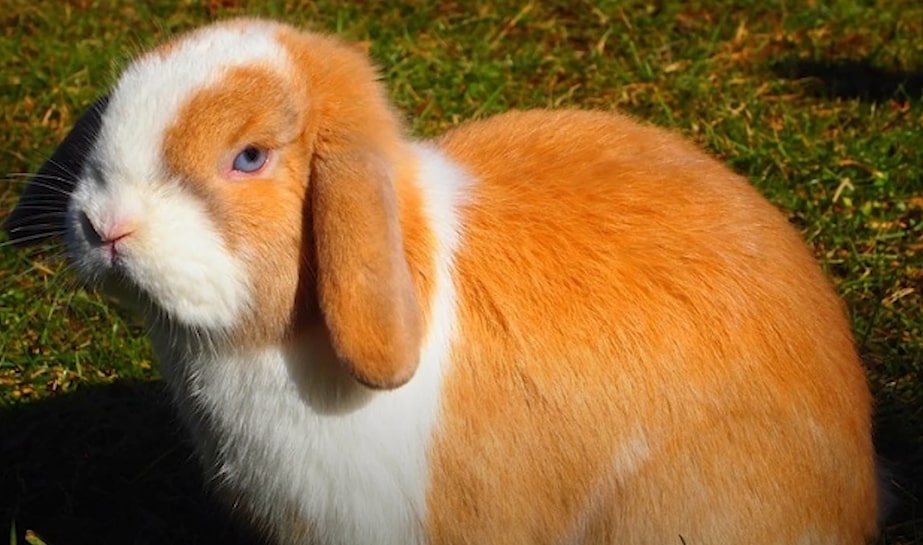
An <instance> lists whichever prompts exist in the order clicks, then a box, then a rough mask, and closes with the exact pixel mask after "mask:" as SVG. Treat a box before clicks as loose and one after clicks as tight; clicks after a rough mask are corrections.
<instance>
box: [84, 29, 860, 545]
mask: <svg viewBox="0 0 923 545" xmlns="http://www.w3.org/2000/svg"><path fill="white" fill-rule="evenodd" d="M247 146H256V147H257V148H260V149H264V150H268V151H269V155H268V160H267V162H266V165H265V167H264V168H262V169H261V170H260V171H258V172H256V173H253V174H246V173H242V172H238V171H236V170H234V169H233V167H232V165H233V160H234V157H235V156H236V155H237V154H238V153H240V152H241V151H242V150H243V149H245V148H246V147H247ZM83 159H84V160H83V161H81V164H82V165H83V168H82V172H81V175H80V177H79V179H78V180H77V181H76V186H75V188H74V191H73V194H72V197H71V199H70V203H69V205H68V224H67V230H68V237H67V238H68V248H69V252H70V255H71V258H72V260H73V262H74V263H75V264H76V266H77V269H78V271H79V272H80V273H82V274H83V275H84V276H85V277H87V278H89V279H93V280H96V281H98V282H99V284H100V285H101V286H103V287H104V288H105V289H116V290H119V291H120V292H122V293H127V294H128V295H129V296H130V298H132V299H134V300H135V301H136V302H140V303H141V304H142V305H143V306H142V309H144V312H145V313H146V315H147V316H148V318H149V319H150V322H151V331H152V333H151V335H152V338H153V341H154V345H155V349H156V351H157V353H158V356H159V359H160V363H161V367H162V369H163V373H164V375H165V376H166V378H167V381H168V383H169V384H170V386H171V388H172V391H173V392H174V394H175V399H176V403H177V406H178V408H179V411H180V414H181V415H182V416H183V418H184V419H185V421H186V422H187V424H188V425H189V427H190V430H191V431H192V433H193V435H194V438H195V440H196V442H197V444H198V447H199V452H200V454H201V459H202V462H203V464H204V467H205V470H206V471H207V472H208V473H209V475H210V476H211V477H212V480H213V482H214V483H215V484H216V487H217V488H218V489H219V490H221V491H222V492H223V494H224V496H225V497H226V498H227V499H228V501H229V503H230V504H232V505H234V506H237V507H238V509H240V510H242V511H243V512H245V513H247V514H248V515H249V516H250V517H251V518H252V519H253V521H254V522H255V523H256V524H258V525H260V526H261V527H263V528H264V529H265V530H266V531H267V532H268V533H269V534H271V535H272V536H274V538H275V539H277V540H278V542H279V543H292V544H294V543H319V544H343V545H346V544H350V545H359V544H369V545H372V544H375V545H380V544H394V545H406V544H411V543H417V544H423V543H429V544H433V545H437V544H438V545H441V544H463V543H470V544H486V543H509V544H541V543H545V544H560V545H563V544H571V543H574V544H576V543H586V544H604V543H605V544H613V545H615V544H618V545H629V544H639V545H640V544H652V543H657V544H659V543H676V544H679V543H688V544H727V543H751V544H860V543H863V542H865V541H866V540H867V539H868V538H869V537H870V536H871V535H873V533H874V530H875V528H874V526H875V514H876V495H877V492H876V488H875V475H874V466H873V449H872V443H871V439H870V418H869V413H870V397H869V393H868V389H867V386H866V383H865V377H864V374H863V370H862V368H861V366H860V364H859V361H858V358H857V356H856V353H855V350H854V348H853V342H852V338H851V335H850V331H849V324H848V322H847V320H846V319H845V317H844V311H843V308H842V304H841V303H840V301H839V300H838V299H837V297H836V296H835V294H834V292H833V290H832V289H831V287H830V285H829V283H828V281H827V280H826V279H825V278H824V276H823V274H822V273H821V271H820V269H819V268H818V266H817V264H816V263H815V262H814V260H813V258H812V256H811V255H810V253H809V252H808V250H807V249H806V248H805V246H804V244H803V243H802V241H801V240H800V239H799V237H798V235H797V233H796V232H795V230H794V229H792V228H791V227H790V226H789V225H787V223H786V221H785V219H784V217H783V216H782V215H781V214H780V213H778V212H777V211H776V210H775V209H774V208H773V207H772V206H771V205H770V204H769V203H768V202H767V201H766V200H765V199H763V198H762V197H761V196H760V195H759V194H758V193H757V192H756V191H755V190H754V189H753V188H752V187H750V186H749V185H748V184H747V183H746V181H745V180H743V179H741V178H740V177H738V176H736V175H734V174H733V173H732V172H730V171H729V170H728V169H726V168H725V167H723V166H722V165H720V164H719V163H717V162H716V161H714V160H713V159H711V158H709V157H708V156H706V155H705V154H703V153H702V152H701V151H699V150H698V149H696V148H695V147H694V146H692V145H690V144H688V143H686V142H684V141H683V140H682V139H680V138H679V137H677V136H675V135H673V134H671V133H668V132H665V131H663V130H661V129H657V128H653V127H648V126H643V125H640V124H638V123H636V122H634V121H632V120H630V119H628V118H626V117H624V116H621V115H618V114H613V113H603V112H587V111H528V112H510V113H507V114H504V115H500V116H497V117H494V118H490V119H487V120H484V121H476V122H471V123H468V124H465V125H463V126H461V127H458V128H456V129H455V130H453V131H451V132H450V133H448V134H446V135H445V136H443V137H442V138H440V139H438V140H436V141H435V142H430V143H414V142H412V141H410V140H409V139H408V138H407V137H406V136H405V131H404V127H403V125H402V122H401V120H400V117H399V116H398V115H397V114H396V113H395V112H394V111H393V109H392V108H391V106H390V105H389V103H388V101H387V99H386V94H385V91H384V89H383V87H382V86H381V84H380V83H378V81H377V75H376V73H375V71H374V69H373V68H372V66H371V65H370V63H369V61H368V59H367V58H366V56H365V55H364V54H363V53H362V52H361V51H360V50H359V48H356V47H354V46H352V45H350V44H347V43H345V42H342V41H340V40H339V39H337V38H335V37H331V36H325V35H319V34H312V33H302V32H300V31H298V30H296V29H293V28H291V27H288V26H284V25H279V24H275V23H271V22H266V21H257V20H233V21H227V22H223V23H218V24H215V25H212V26H209V27H205V28H203V29H200V30H198V31H196V32H193V33H191V34H188V35H184V36H181V37H179V38H177V39H175V40H173V41H171V42H169V43H167V44H165V45H163V46H161V47H159V48H157V49H155V50H153V51H151V52H150V53H148V54H146V55H144V56H143V57H141V58H139V59H138V60H137V61H136V62H134V63H133V64H132V65H131V66H130V67H129V68H128V69H127V71H126V72H125V74H124V75H123V76H122V78H121V80H120V82H119V83H118V85H117V86H116V88H115V89H114V90H113V92H112V94H111V96H110V98H109V103H108V106H107V107H106V109H105V111H104V112H103V114H102V118H101V127H100V128H99V134H98V136H97V138H96V141H95V144H94V145H93V147H92V149H91V150H90V152H89V154H88V155H87V156H86V157H85V158H83ZM84 163H85V164H84Z"/></svg>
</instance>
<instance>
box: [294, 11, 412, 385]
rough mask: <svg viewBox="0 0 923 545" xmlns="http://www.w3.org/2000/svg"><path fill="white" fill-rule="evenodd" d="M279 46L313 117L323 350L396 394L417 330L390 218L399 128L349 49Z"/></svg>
mask: <svg viewBox="0 0 923 545" xmlns="http://www.w3.org/2000/svg"><path fill="white" fill-rule="evenodd" d="M279 39H280V41H281V42H282V43H283V45H284V46H285V47H286V48H287V49H288V51H289V53H290V55H291V57H292V58H293V59H294V62H295V64H296V66H297V67H298V68H299V70H298V74H300V75H302V76H303V77H304V78H305V81H304V82H303V83H304V85H305V87H306V90H307V93H308V96H309V97H310V98H309V100H310V101H311V105H310V107H312V108H314V109H315V112H314V115H316V116H317V133H316V136H315V141H314V156H313V158H312V161H313V165H312V176H311V183H312V186H313V187H312V201H311V208H312V209H311V214H312V216H313V236H314V249H315V252H316V259H317V296H318V301H319V304H320V307H321V311H322V313H323V315H324V319H325V321H326V323H327V326H328V328H329V330H330V337H331V342H332V343H333V346H334V348H335V350H336V352H337V355H338V356H339V358H340V359H341V360H343V361H344V363H346V365H347V367H348V368H349V370H350V372H351V373H352V374H353V375H354V376H355V377H356V379H357V380H359V381H360V382H362V383H363V384H366V385H367V386H370V387H374V388H394V387H397V386H400V385H401V384H404V383H405V382H406V381H407V380H409V379H410V377H411V376H413V373H414V371H415V370H416V367H417V363H418V361H417V359H418V351H419V346H420V342H421V337H422V331H423V327H424V324H423V320H422V312H421V310H420V309H421V305H420V302H419V301H418V300H417V296H418V290H417V288H415V285H414V282H413V281H412V269H414V268H415V267H413V265H412V264H409V263H408V260H407V256H408V254H407V252H406V251H405V249H404V240H405V235H404V232H403V228H402V225H401V218H400V211H399V209H398V205H399V203H400V202H401V200H407V199H408V197H406V196H405V197H404V198H403V199H402V198H401V196H400V195H399V193H412V192H413V191H414V188H412V187H410V184H411V183H412V182H411V180H412V178H413V174H414V169H415V166H414V164H413V161H412V156H411V154H410V152H409V150H408V149H406V146H404V145H402V143H403V141H404V139H403V130H402V127H401V124H400V121H399V119H398V118H397V116H396V115H395V114H394V113H393V111H392V110H391V108H390V107H389V105H388V102H387V98H386V97H385V94H384V91H383V89H382V88H381V86H380V85H378V84H377V81H376V80H377V75H376V74H375V72H374V70H373V69H372V68H371V66H370V65H369V63H368V60H367V59H366V57H365V56H364V55H362V54H361V53H360V52H359V51H357V50H356V49H355V48H352V47H350V46H348V45H347V44H345V43H344V42H341V41H339V40H337V39H335V38H331V37H324V36H318V35H311V34H300V33H295V32H292V31H290V30H288V29H284V30H282V31H280V34H279ZM409 198H412V197H409ZM416 226H417V228H422V227H423V224H422V222H419V223H417V225H416ZM411 254H414V255H419V252H416V253H414V252H413V251H412V250H411ZM416 268H418V269H419V267H416Z"/></svg>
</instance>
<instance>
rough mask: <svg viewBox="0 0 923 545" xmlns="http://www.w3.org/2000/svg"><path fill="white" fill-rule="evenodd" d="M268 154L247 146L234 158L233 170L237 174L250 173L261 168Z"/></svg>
mask: <svg viewBox="0 0 923 545" xmlns="http://www.w3.org/2000/svg"><path fill="white" fill-rule="evenodd" d="M268 156H269V152H267V151H266V150H263V149H259V148H257V147H254V146H247V147H246V148H244V151H242V152H240V153H238V154H237V157H235V158H234V170H236V171H238V172H245V173H252V172H256V171H258V170H259V169H261V168H263V165H265V164H266V158H267V157H268Z"/></svg>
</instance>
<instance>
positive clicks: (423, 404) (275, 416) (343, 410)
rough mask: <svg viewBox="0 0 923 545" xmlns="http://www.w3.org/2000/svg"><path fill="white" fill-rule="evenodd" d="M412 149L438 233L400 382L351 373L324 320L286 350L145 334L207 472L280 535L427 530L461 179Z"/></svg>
mask: <svg viewBox="0 0 923 545" xmlns="http://www.w3.org/2000/svg"><path fill="white" fill-rule="evenodd" d="M416 150H417V154H418V157H419V159H420V174H419V179H420V185H421V190H422V193H423V195H422V196H423V202H424V203H425V204H424V212H425V214H426V216H427V218H428V219H429V222H430V224H431V226H432V228H433V230H434V231H435V238H436V240H437V241H438V245H437V249H436V253H435V256H434V259H435V263H434V264H435V271H436V275H435V286H434V288H435V289H434V297H433V300H432V301H431V303H430V305H431V307H430V310H431V314H430V316H431V317H432V318H431V320H430V326H429V330H428V332H427V334H426V337H425V339H424V343H423V345H422V347H421V352H420V358H421V360H420V365H419V367H418V369H417V372H416V374H415V375H414V377H413V378H412V379H411V380H410V381H409V382H408V383H407V384H405V385H404V386H402V387H400V388H398V389H395V390H391V391H384V392H375V391H371V390H368V389H366V388H364V387H362V386H360V385H358V384H357V383H356V382H355V381H353V380H352V379H351V378H350V377H349V376H348V375H347V373H346V372H345V370H344V369H343V368H342V366H341V365H340V364H339V363H338V362H337V361H336V358H335V356H334V352H333V350H332V348H331V347H330V345H329V342H328V340H327V333H326V331H325V330H322V329H319V330H318V331H315V332H313V333H314V334H313V336H312V338H310V339H309V340H308V341H307V342H306V343H304V344H302V345H301V346H296V347H293V348H291V349H288V350H286V349H282V348H278V347H274V348H270V349H266V350H263V351H260V352H258V353H236V354H213V355H208V354H199V355H196V356H193V357H192V358H191V359H186V358H189V357H188V356H183V355H182V354H180V353H178V352H177V351H174V350H173V349H171V342H170V341H168V340H162V341H157V337H158V336H157V335H156V334H155V335H154V338H155V346H156V348H157V350H158V352H159V355H160V357H161V361H162V362H164V366H165V367H168V368H170V369H168V370H166V371H165V374H166V376H167V377H168V379H169V380H170V381H171V383H172V384H173V386H174V390H175V391H177V392H179V397H180V404H181V407H182V409H183V411H182V412H183V414H184V416H185V417H186V418H187V420H188V421H189V422H190V423H191V424H192V425H193V427H194V429H197V430H198V433H199V434H200V438H199V441H200V443H201V447H202V451H203V452H202V454H203V456H204V458H205V460H206V464H208V465H209V466H211V469H212V471H213V473H214V475H215V479H216V480H217V481H218V482H219V483H221V484H222V485H223V486H225V487H227V488H228V489H229V490H230V491H231V492H232V494H234V495H235V496H237V497H238V498H239V499H240V503H241V505H243V506H245V507H246V508H247V509H248V510H249V511H251V512H252V513H253V514H255V515H256V516H257V518H259V519H262V520H263V521H266V522H269V524H270V526H272V527H275V528H276V530H277V533H278V537H279V538H280V541H281V542H283V543H296V542H308V543H318V544H330V545H333V544H337V545H362V544H368V545H411V544H420V543H424V542H425V535H424V526H423V525H424V523H425V520H426V493H427V487H428V482H429V469H428V459H427V454H428V449H429V445H430V440H431V436H432V434H433V430H434V426H435V423H436V421H437V415H438V411H439V406H440V397H441V390H442V378H443V374H444V367H445V365H446V363H447V358H448V355H449V351H450V345H451V342H452V339H453V335H454V325H455V289H454V286H453V283H452V275H451V271H452V263H453V255H454V253H455V249H456V247H457V244H458V238H459V234H458V233H459V224H458V219H457V217H456V212H455V211H456V209H457V208H458V204H459V202H460V199H461V198H462V196H463V192H464V189H465V186H466V183H467V182H466V178H465V176H464V174H463V173H462V172H460V171H459V170H458V169H457V168H456V167H454V166H452V165H450V164H449V163H448V162H447V161H446V160H445V159H444V158H443V157H442V156H441V155H440V154H439V153H438V152H437V151H435V150H434V149H433V148H430V147H426V146H422V145H421V146H418V147H417V148H416ZM293 521H294V522H293ZM309 536H310V537H309Z"/></svg>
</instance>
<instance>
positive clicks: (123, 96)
mask: <svg viewBox="0 0 923 545" xmlns="http://www.w3.org/2000/svg"><path fill="white" fill-rule="evenodd" d="M276 28H277V27H276V26H275V25H273V24H271V23H262V22H260V23H251V24H247V25H236V26H220V27H209V28H206V29H204V30H201V31H199V32H196V33H193V34H191V35H190V36H188V37H185V38H183V39H181V40H180V41H178V42H177V43H175V44H173V46H172V49H170V50H169V51H168V53H167V54H166V55H160V54H157V53H153V54H148V55H146V56H144V57H141V58H140V59H138V60H137V61H135V62H134V63H133V64H132V65H131V66H129V67H128V69H126V71H125V72H124V74H123V75H122V76H121V78H120V80H119V83H118V85H117V87H116V88H115V90H114V91H113V92H112V95H111V98H110V101H109V104H108V107H107V109H106V112H105V114H104V115H103V117H102V124H101V127H100V133H99V137H98V139H97V143H96V146H95V148H94V150H93V152H92V154H91V157H90V160H89V165H90V166H89V167H88V168H87V169H86V171H85V172H84V173H83V175H82V176H81V179H80V180H79V181H78V183H77V185H76V187H75V190H74V193H73V196H72V198H71V202H70V205H69V233H68V241H69V243H70V253H71V256H72V258H73V261H74V263H75V264H76V266H77V268H78V270H79V271H80V272H81V273H82V274H84V275H85V276H88V277H104V276H105V275H106V273H107V272H108V271H109V270H110V269H109V265H110V263H108V259H107V254H108V248H105V247H94V245H93V244H92V243H91V241H92V240H93V238H94V236H93V233H92V231H87V229H86V228H85V227H83V228H82V227H81V214H85V215H86V217H87V218H88V219H89V221H90V222H91V223H92V225H93V226H94V228H95V229H97V230H100V231H106V230H107V226H111V225H114V224H128V225H130V227H131V231H132V234H131V236H130V237H127V238H126V239H125V240H124V241H123V242H120V243H119V248H120V249H121V255H122V256H123V258H124V259H123V269H122V271H120V272H124V273H126V274H127V276H128V279H129V280H130V283H132V284H135V285H136V286H137V287H139V288H141V291H142V292H143V294H144V295H143V296H144V298H145V299H149V300H150V301H151V302H153V303H154V304H155V305H156V306H157V307H160V308H162V309H163V310H165V311H166V312H167V314H169V316H170V317H171V319H172V320H175V321H176V322H179V323H181V324H185V325H189V326H196V327H205V328H211V329H216V328H217V329H220V328H227V327H229V326H231V325H233V324H234V323H235V322H236V321H237V320H238V318H239V316H240V314H241V312H242V311H243V310H244V309H245V308H246V307H247V306H248V305H249V304H250V301H251V296H250V290H249V288H248V280H249V279H248V278H246V272H245V267H244V266H242V264H240V263H238V261H237V260H236V259H235V258H234V257H233V256H232V255H230V254H229V252H228V251H227V249H226V247H225V244H224V240H223V238H222V236H221V234H220V231H219V229H218V226H216V225H215V224H214V222H213V221H212V220H211V219H210V217H209V215H208V213H207V210H206V209H205V207H204V205H203V203H202V202H201V199H200V198H198V197H197V196H195V195H193V194H191V193H190V192H189V191H188V190H186V189H184V187H183V184H182V182H181V180H178V179H174V178H171V177H170V176H169V175H168V174H167V172H166V169H165V168H164V165H163V157H162V151H163V141H164V135H165V132H166V130H167V129H168V127H170V126H171V125H172V124H173V123H175V122H176V118H177V116H178V115H179V111H180V109H181V108H182V106H183V104H184V102H185V101H186V100H188V99H189V97H191V96H193V95H194V94H195V91H196V90H198V89H201V88H203V87H206V86H208V85H210V84H213V83H215V82H217V81H219V79H220V78H221V77H222V75H223V74H224V73H225V72H226V71H227V70H228V69H229V68H232V67H237V66H243V65H250V64H258V65H262V66H266V65H268V66H273V67H275V68H276V69H277V70H278V71H279V73H281V74H288V73H291V69H290V68H289V62H290V61H289V59H288V57H287V54H286V53H285V50H284V49H283V48H282V47H280V46H279V45H278V43H277V42H276V41H275V39H274V34H275V32H274V31H275V29H276Z"/></svg>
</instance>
